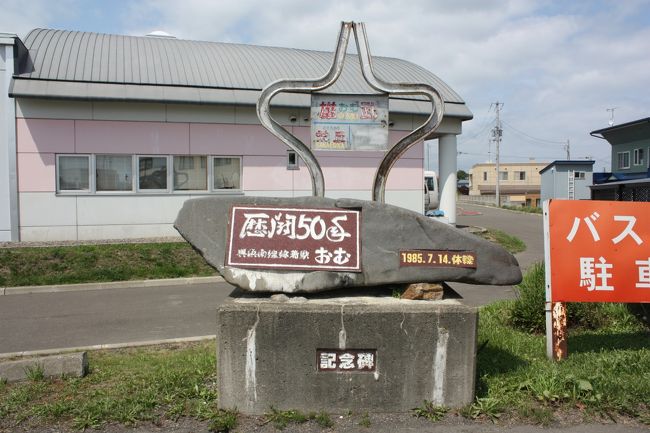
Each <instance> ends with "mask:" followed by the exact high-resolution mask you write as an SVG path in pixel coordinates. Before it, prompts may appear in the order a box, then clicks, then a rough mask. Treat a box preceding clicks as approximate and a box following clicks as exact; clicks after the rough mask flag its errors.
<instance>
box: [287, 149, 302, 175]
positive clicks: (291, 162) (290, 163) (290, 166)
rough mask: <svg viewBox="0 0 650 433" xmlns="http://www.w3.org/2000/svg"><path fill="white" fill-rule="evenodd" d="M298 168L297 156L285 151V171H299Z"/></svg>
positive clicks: (292, 152)
mask: <svg viewBox="0 0 650 433" xmlns="http://www.w3.org/2000/svg"><path fill="white" fill-rule="evenodd" d="M299 169H300V167H299V166H298V154H297V153H296V152H295V151H293V150H289V151H287V170H299Z"/></svg>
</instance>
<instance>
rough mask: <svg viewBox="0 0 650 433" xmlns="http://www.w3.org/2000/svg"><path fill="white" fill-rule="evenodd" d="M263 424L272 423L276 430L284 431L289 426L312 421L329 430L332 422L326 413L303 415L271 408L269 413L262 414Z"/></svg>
mask: <svg viewBox="0 0 650 433" xmlns="http://www.w3.org/2000/svg"><path fill="white" fill-rule="evenodd" d="M264 418H265V422H264V423H263V424H267V423H269V422H270V423H273V426H274V427H275V428H277V429H278V430H284V429H285V428H286V427H287V426H288V425H289V424H304V423H306V422H308V421H314V422H315V423H316V424H318V425H319V426H321V427H323V428H330V427H332V426H333V425H334V422H333V421H332V419H331V418H330V416H329V415H328V414H327V413H326V412H318V413H316V412H310V413H308V414H304V413H302V412H300V411H298V410H278V409H276V408H274V407H273V406H271V411H270V412H268V413H266V414H264Z"/></svg>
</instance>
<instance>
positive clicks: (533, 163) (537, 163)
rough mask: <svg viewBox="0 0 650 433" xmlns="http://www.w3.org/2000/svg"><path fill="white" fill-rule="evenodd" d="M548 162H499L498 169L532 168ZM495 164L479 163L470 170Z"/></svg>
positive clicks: (494, 165)
mask: <svg viewBox="0 0 650 433" xmlns="http://www.w3.org/2000/svg"><path fill="white" fill-rule="evenodd" d="M546 164H548V162H545V161H527V162H503V161H502V162H500V163H499V166H500V167H510V166H515V165H516V166H534V165H546ZM496 165H497V164H496V162H479V163H478V164H474V165H473V166H472V168H475V167H496Z"/></svg>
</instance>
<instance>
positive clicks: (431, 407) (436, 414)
mask: <svg viewBox="0 0 650 433" xmlns="http://www.w3.org/2000/svg"><path fill="white" fill-rule="evenodd" d="M412 410H413V416H415V417H417V418H426V419H428V420H429V421H433V422H437V421H440V420H441V419H443V418H444V417H445V415H447V412H449V409H448V408H446V407H444V406H436V405H435V404H433V403H432V402H430V401H429V400H424V404H423V405H422V406H420V407H416V408H415V409H412Z"/></svg>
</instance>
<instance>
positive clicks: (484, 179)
mask: <svg viewBox="0 0 650 433" xmlns="http://www.w3.org/2000/svg"><path fill="white" fill-rule="evenodd" d="M483 182H487V171H484V172H483Z"/></svg>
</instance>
